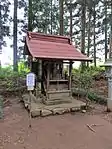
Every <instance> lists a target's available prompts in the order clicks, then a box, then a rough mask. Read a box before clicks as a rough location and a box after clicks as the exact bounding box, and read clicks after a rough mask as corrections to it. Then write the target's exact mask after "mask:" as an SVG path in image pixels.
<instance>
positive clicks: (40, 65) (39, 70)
mask: <svg viewBox="0 0 112 149" xmlns="http://www.w3.org/2000/svg"><path fill="white" fill-rule="evenodd" d="M38 65H39V66H38V76H39V82H38V87H39V89H40V92H41V80H42V60H39V61H38ZM37 79H38V78H37Z"/></svg>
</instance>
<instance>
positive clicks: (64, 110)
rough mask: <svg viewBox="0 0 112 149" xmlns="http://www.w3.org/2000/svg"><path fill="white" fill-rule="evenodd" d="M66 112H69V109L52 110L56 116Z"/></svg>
mask: <svg viewBox="0 0 112 149" xmlns="http://www.w3.org/2000/svg"><path fill="white" fill-rule="evenodd" d="M66 111H68V110H67V109H65V108H55V109H53V110H52V112H53V115H55V114H60V115H61V114H63V113H65V112H66Z"/></svg>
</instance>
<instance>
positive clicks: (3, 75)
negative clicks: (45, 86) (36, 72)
mask: <svg viewBox="0 0 112 149" xmlns="http://www.w3.org/2000/svg"><path fill="white" fill-rule="evenodd" d="M28 72H29V69H28V68H27V67H25V64H24V63H23V62H21V63H19V64H18V72H15V71H13V68H12V66H8V67H4V68H2V67H0V89H1V88H3V89H4V88H5V89H10V88H14V87H17V86H18V84H19V83H20V80H22V79H24V78H25V77H26V74H27V73H28Z"/></svg>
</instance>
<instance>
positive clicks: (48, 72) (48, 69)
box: [47, 62, 50, 92]
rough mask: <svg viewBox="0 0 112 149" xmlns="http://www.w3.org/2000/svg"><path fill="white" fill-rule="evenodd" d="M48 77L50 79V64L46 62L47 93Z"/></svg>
mask: <svg viewBox="0 0 112 149" xmlns="http://www.w3.org/2000/svg"><path fill="white" fill-rule="evenodd" d="M49 77H50V63H49V62H48V68H47V92H48V90H49Z"/></svg>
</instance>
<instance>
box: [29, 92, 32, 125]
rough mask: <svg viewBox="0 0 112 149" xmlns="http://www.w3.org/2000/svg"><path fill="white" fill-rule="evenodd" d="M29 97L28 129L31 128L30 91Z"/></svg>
mask: <svg viewBox="0 0 112 149" xmlns="http://www.w3.org/2000/svg"><path fill="white" fill-rule="evenodd" d="M29 96H30V98H29V127H30V128H31V102H32V100H31V98H32V92H31V91H29Z"/></svg>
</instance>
